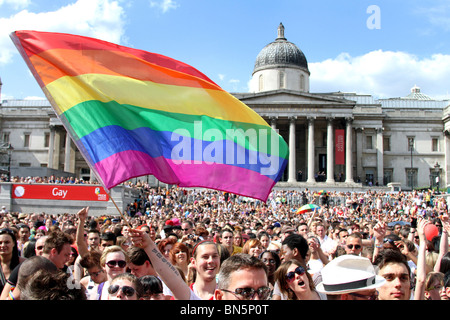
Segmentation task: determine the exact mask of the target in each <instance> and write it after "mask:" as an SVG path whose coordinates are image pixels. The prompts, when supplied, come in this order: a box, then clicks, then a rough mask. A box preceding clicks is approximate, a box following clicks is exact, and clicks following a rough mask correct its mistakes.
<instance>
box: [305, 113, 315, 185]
mask: <svg viewBox="0 0 450 320" xmlns="http://www.w3.org/2000/svg"><path fill="white" fill-rule="evenodd" d="M314 119H315V118H314V117H308V118H307V121H308V180H307V181H306V182H307V183H316V179H315V178H314V171H315V170H314V169H315V166H314V158H315V154H314V153H315V150H316V147H315V145H314Z"/></svg>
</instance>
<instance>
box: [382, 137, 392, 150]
mask: <svg viewBox="0 0 450 320" xmlns="http://www.w3.org/2000/svg"><path fill="white" fill-rule="evenodd" d="M383 151H391V137H383Z"/></svg>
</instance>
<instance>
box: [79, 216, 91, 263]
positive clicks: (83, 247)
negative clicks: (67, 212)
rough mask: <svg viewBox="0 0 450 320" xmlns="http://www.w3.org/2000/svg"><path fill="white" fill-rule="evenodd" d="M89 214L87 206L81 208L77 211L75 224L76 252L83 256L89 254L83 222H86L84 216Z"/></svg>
mask: <svg viewBox="0 0 450 320" xmlns="http://www.w3.org/2000/svg"><path fill="white" fill-rule="evenodd" d="M88 214H89V207H86V208H83V209H81V210H80V211H78V213H77V216H78V226H77V235H76V243H77V248H78V254H79V255H80V256H81V257H82V258H83V257H85V256H87V255H88V254H89V248H88V245H87V243H86V240H85V239H84V224H85V222H86V218H87V216H88Z"/></svg>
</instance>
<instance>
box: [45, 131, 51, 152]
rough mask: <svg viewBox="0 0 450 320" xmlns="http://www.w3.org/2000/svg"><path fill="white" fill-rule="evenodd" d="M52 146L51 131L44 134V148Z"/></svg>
mask: <svg viewBox="0 0 450 320" xmlns="http://www.w3.org/2000/svg"><path fill="white" fill-rule="evenodd" d="M49 146H50V133H48V132H46V133H45V136H44V148H48V147H49Z"/></svg>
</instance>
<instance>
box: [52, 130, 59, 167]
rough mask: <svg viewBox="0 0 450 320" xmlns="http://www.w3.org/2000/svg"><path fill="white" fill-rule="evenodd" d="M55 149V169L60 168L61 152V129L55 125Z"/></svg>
mask: <svg viewBox="0 0 450 320" xmlns="http://www.w3.org/2000/svg"><path fill="white" fill-rule="evenodd" d="M54 146H55V151H54V154H53V169H56V170H59V156H60V152H61V129H58V128H57V127H55V144H54Z"/></svg>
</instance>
